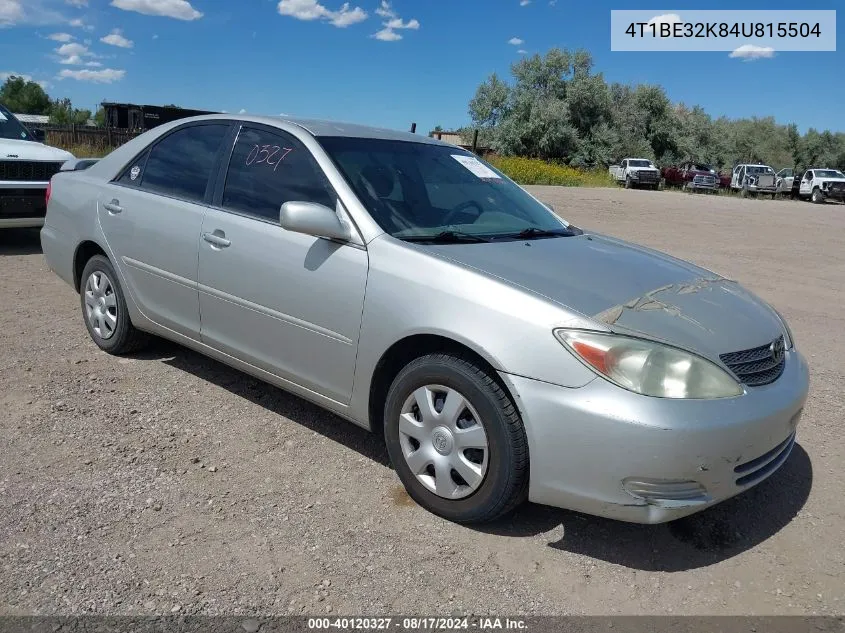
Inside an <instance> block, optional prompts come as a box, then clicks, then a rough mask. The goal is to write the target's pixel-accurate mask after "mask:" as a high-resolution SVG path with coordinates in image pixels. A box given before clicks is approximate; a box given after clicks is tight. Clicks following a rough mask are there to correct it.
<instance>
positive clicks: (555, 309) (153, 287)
mask: <svg viewBox="0 0 845 633" xmlns="http://www.w3.org/2000/svg"><path fill="white" fill-rule="evenodd" d="M655 171H656V170H655ZM41 244H42V248H43V252H44V256H45V259H46V262H47V264H48V266H49V268H50V269H51V270H53V271H55V272H56V273H57V274H58V276H59V277H60V278H62V279H63V280H65V281H66V282H67V283H68V284H69V285H70V286H71V287H72V288H73V289H74V290H75V291H76V292H78V293H79V306H80V317H81V320H82V322H83V323H84V325H85V327H86V328H87V330H88V333H89V335H90V337H91V339H92V340H93V342H94V343H95V344H96V345H97V346H98V347H100V348H101V349H102V350H104V351H105V352H108V353H111V354H126V353H129V352H131V351H133V350H137V349H139V348H140V347H141V346H142V345H143V343H144V341H145V338H146V335H147V334H146V333H151V334H157V335H159V336H162V337H165V338H168V339H171V340H173V341H176V342H178V343H181V344H183V345H185V346H187V347H190V348H193V349H195V350H198V351H199V352H201V353H203V354H206V355H208V356H210V357H212V358H215V359H218V360H219V361H221V362H223V363H227V364H229V365H231V366H232V367H235V368H237V369H240V370H243V371H245V372H247V373H249V374H252V375H253V376H256V377H258V378H260V379H262V380H265V381H267V382H268V383H272V384H274V385H276V386H278V387H280V388H283V389H286V390H288V391H290V392H292V393H295V394H297V395H299V396H301V397H303V398H305V399H307V400H310V401H312V402H315V403H317V404H318V405H320V406H322V407H324V408H325V409H327V410H330V411H333V412H335V413H336V414H338V415H340V416H342V417H344V418H346V419H348V420H350V421H352V422H354V423H356V424H358V425H360V426H362V427H364V428H366V429H369V430H370V431H372V432H375V433H378V434H383V436H384V438H385V441H386V444H387V451H388V454H389V456H390V460H391V462H392V464H393V467H394V468H395V470H396V473H397V475H398V477H399V479H400V480H401V481H402V483H403V484H404V485H405V487H406V489H407V490H408V494H409V495H410V496H411V497H412V498H413V499H414V500H415V501H416V502H417V503H418V504H419V505H421V506H422V507H424V508H426V509H428V510H429V511H431V512H434V513H436V514H438V515H440V516H442V517H445V518H447V519H449V520H452V521H457V522H480V521H487V520H491V519H494V518H496V517H498V516H501V515H502V514H504V513H507V512H508V511H510V510H512V509H514V508H515V507H517V506H518V505H519V504H520V503H522V502H523V501H524V500H525V499H528V500H531V501H534V502H537V503H541V504H547V505H552V506H559V507H564V508H570V509H573V510H577V511H580V512H585V513H589V514H597V515H601V516H606V517H612V518H615V519H621V520H625V521H633V522H639V523H660V522H664V521H669V520H672V519H676V518H679V517H682V516H685V515H689V514H692V513H694V512H697V511H699V510H703V509H704V508H707V507H709V506H712V505H714V504H716V503H719V502H720V501H723V500H725V499H728V498H730V497H733V496H734V495H737V494H739V493H741V492H743V491H745V490H748V489H749V488H751V487H752V486H754V485H756V484H758V483H760V482H761V481H763V480H764V479H766V478H767V477H768V476H769V475H771V474H772V473H773V472H775V471H776V470H777V469H778V468H779V467H780V466H781V465H782V464H783V463H784V462H785V461H786V459H787V458H788V457H789V455H790V452H791V451H792V448H793V446H794V445H795V438H796V427H797V425H798V422H799V419H800V417H801V412H802V410H803V407H804V403H805V401H806V398H807V393H808V388H809V372H808V368H807V364H806V362H805V360H804V358H803V356H802V355H801V354H800V353H799V352H798V351H797V350H796V348H795V344H794V341H793V338H792V335H791V333H790V330H789V328H788V326H787V324H786V321H785V320H784V319H783V318H782V317H781V315H780V314H779V313H778V312H777V311H776V310H775V309H774V308H772V307H771V306H770V305H768V304H767V303H766V302H764V301H763V300H761V299H760V298H758V297H756V296H755V295H754V294H753V293H751V292H749V291H748V290H746V289H744V288H743V287H741V286H740V285H739V284H738V283H736V282H735V281H731V280H728V279H725V278H724V277H721V276H719V275H717V274H715V273H713V272H711V271H708V270H704V269H702V268H699V267H698V266H695V265H693V264H691V263H687V262H684V261H681V260H678V259H676V258H674V257H671V256H669V255H665V254H663V253H660V252H657V251H654V250H651V249H649V248H645V247H642V246H638V245H634V244H630V243H627V242H624V241H622V240H620V239H617V238H613V237H609V236H605V235H601V234H598V233H594V232H585V231H583V230H581V229H579V228H577V227H575V226H573V225H572V224H570V223H569V222H567V221H566V220H564V219H562V218H561V217H559V216H558V215H556V214H555V213H553V212H552V210H551V209H549V208H548V207H547V206H546V205H544V204H543V203H542V202H541V201H539V200H537V199H536V198H535V197H533V196H532V195H531V194H529V193H528V192H527V191H526V190H524V189H522V188H521V187H519V186H518V185H517V184H516V183H514V182H513V181H512V180H510V179H509V178H507V177H506V176H505V175H504V174H503V173H502V172H501V171H499V170H497V169H496V168H494V167H493V166H491V165H490V164H488V163H486V162H484V161H483V160H481V159H479V158H478V157H476V156H475V155H473V154H472V153H470V152H468V151H466V150H464V149H461V148H460V147H457V146H455V145H450V144H447V143H443V142H441V141H438V140H436V139H433V138H427V137H422V136H418V135H416V134H410V133H406V132H396V131H392V130H380V129H374V128H369V127H363V126H357V125H353V124H348V125H347V124H338V123H336V122H324V121H309V120H296V119H283V118H277V117H257V116H248V115H240V116H232V115H208V116H201V117H196V118H189V119H184V120H180V121H177V122H173V123H167V124H163V125H161V126H158V127H156V128H154V129H153V130H151V131H148V132H146V133H144V134H142V135H141V136H139V137H137V138H135V139H133V140H132V141H130V142H128V143H127V144H126V145H123V146H122V147H120V148H118V149H116V150H115V151H114V152H112V153H111V154H109V155H108V156H107V157H106V158H104V159H102V160H100V161H99V162H97V163H95V164H93V165H90V166H89V167H88V168H87V169H84V170H79V171H63V172H60V173H59V174H57V175H55V176H54V177H53V180H52V187H51V196H50V199H49V203H48V207H47V218H46V222H45V225H44V228H43V229H42V230H41ZM561 271H577V274H561ZM200 314H201V315H202V318H200ZM324 422H325V423H326V424H332V423H333V421H332V419H331V418H327V419H326V420H325V421H324ZM323 467H324V468H326V469H332V470H334V471H336V472H335V476H336V477H337V479H338V480H341V479H344V478H348V476H349V472H350V465H349V464H335V463H325V464H324V465H323ZM361 483H362V486H367V483H366V482H361ZM366 490H367V491H366V494H370V493H371V491H370V490H369V489H366ZM781 492H782V493H783V494H787V492H788V491H786V490H780V489H772V490H770V491H769V495H768V496H770V497H772V502H773V503H775V504H776V503H778V501H777V496H778V494H780V493H781ZM282 494H283V493H282ZM354 494H365V493H364V492H357V493H354Z"/></svg>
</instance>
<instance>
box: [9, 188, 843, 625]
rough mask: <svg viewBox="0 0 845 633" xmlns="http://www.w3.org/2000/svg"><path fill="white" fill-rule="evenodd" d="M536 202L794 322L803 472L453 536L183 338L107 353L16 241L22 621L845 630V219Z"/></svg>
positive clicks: (574, 193)
mask: <svg viewBox="0 0 845 633" xmlns="http://www.w3.org/2000/svg"><path fill="white" fill-rule="evenodd" d="M536 191H538V192H539V194H540V196H541V197H542V198H543V199H545V200H546V201H548V202H550V203H552V204H554V205H555V207H556V208H557V210H558V212H559V213H561V214H562V215H563V216H564V217H566V218H568V219H570V220H572V221H573V222H575V223H576V224H578V225H580V226H583V227H587V228H591V229H595V230H597V231H601V232H605V233H610V234H613V235H616V236H620V237H623V238H625V239H630V240H633V241H636V242H641V243H645V244H647V245H649V246H653V247H656V248H659V249H661V250H664V251H668V252H670V253H672V254H673V255H676V256H680V257H682V258H686V259H690V260H692V261H694V262H696V263H697V264H700V265H702V266H704V267H707V268H710V269H712V270H715V271H717V272H719V273H721V274H724V275H726V276H728V277H731V278H735V279H738V280H740V281H741V282H742V283H744V284H745V285H746V286H748V287H749V288H750V289H752V290H753V291H755V292H757V293H758V294H760V295H761V296H762V297H764V298H765V299H767V300H769V301H771V302H772V303H774V305H776V306H777V307H778V308H779V309H780V310H781V311H782V312H783V313H784V314H785V316H786V317H787V318H788V319H789V321H790V323H791V325H792V328H793V330H794V335H795V338H796V340H797V344H798V346H799V347H800V349H802V350H803V352H804V353H805V354H806V355H807V358H808V360H809V362H810V365H811V369H812V391H811V396H810V400H809V402H808V405H807V407H806V410H805V414H804V417H803V420H802V424H801V426H800V427H799V432H798V445H797V446H796V448H795V450H794V452H793V454H792V456H791V457H790V459H789V460H788V462H787V463H786V464H785V465H784V467H783V468H782V469H781V470H780V471H778V472H777V473H776V474H775V475H774V476H772V477H771V478H770V479H769V480H767V481H766V482H764V483H763V484H761V485H760V486H758V487H757V488H755V489H753V490H751V491H750V492H748V493H746V494H744V495H742V496H740V497H738V498H735V499H732V500H730V501H728V502H725V503H724V504H722V505H719V506H716V507H715V508H713V509H711V510H709V511H706V512H704V513H702V514H699V515H696V516H693V517H691V518H688V519H684V520H681V521H678V522H675V523H672V524H667V525H658V526H639V525H631V524H624V523H618V522H614V521H609V520H604V519H598V518H593V517H589V516H584V515H580V514H576V513H573V512H567V511H564V510H558V509H553V508H546V507H540V506H533V505H529V506H526V507H524V508H523V509H521V510H520V511H519V512H518V513H517V514H515V515H513V516H511V517H509V518H507V519H506V520H503V521H500V522H498V523H496V524H493V525H491V526H486V527H484V528H480V529H479V528H472V527H461V526H458V525H454V524H450V523H447V522H445V521H443V520H441V519H439V518H437V517H435V516H433V515H431V514H429V513H427V512H425V511H423V510H422V509H421V508H419V507H417V506H416V505H415V504H414V503H413V502H411V501H410V499H409V498H408V497H407V495H405V494H404V492H403V491H402V489H401V487H400V486H399V484H398V480H397V478H396V477H395V476H394V473H393V472H392V470H391V469H390V467H389V465H388V462H387V457H386V452H385V449H384V447H383V444H382V442H381V441H380V440H379V439H378V438H376V437H373V436H370V435H369V434H367V433H366V432H365V431H363V430H360V429H358V428H357V427H355V426H353V425H351V424H349V423H347V422H343V421H341V420H339V419H337V418H335V417H334V416H332V415H330V414H327V413H325V412H323V411H322V410H320V409H318V408H317V407H315V406H312V405H310V404H308V403H306V402H304V401H302V400H300V399H298V398H296V397H293V396H290V395H288V394H286V393H284V392H282V391H280V390H278V389H275V388H273V387H270V386H268V385H265V384H263V383H260V382H258V381H256V380H254V379H252V378H249V377H247V376H245V375H242V374H240V373H238V372H237V371H235V370H232V369H229V368H227V367H226V366H224V365H221V364H219V363H217V362H214V361H211V360H208V359H205V358H204V357H202V356H199V355H197V354H195V353H193V352H190V351H187V350H185V349H183V348H181V347H179V346H177V345H173V344H170V343H167V342H158V343H156V344H155V345H154V346H153V348H152V349H151V350H150V351H148V352H145V353H143V354H141V355H137V356H134V357H130V358H122V359H121V358H115V357H111V356H108V355H106V354H104V353H102V352H100V351H98V350H97V348H96V347H95V346H94V344H93V343H92V342H91V341H90V340H89V338H88V335H87V333H86V330H85V328H84V326H83V323H82V319H81V316H80V310H79V302H78V298H77V296H76V295H75V294H74V293H73V290H72V289H71V288H69V287H68V286H66V285H64V284H63V283H62V282H61V281H60V280H59V279H58V278H57V277H56V276H54V275H53V274H51V273H49V272H48V271H47V269H46V266H45V263H44V259H43V257H42V255H41V253H40V246H39V240H38V233H37V231H20V230H14V231H2V232H0V438H2V443H0V613H3V614H28V613H37V614H73V613H82V612H95V613H107V614H153V613H164V614H170V613H206V614H220V613H228V614H270V613H272V614H283V613H291V614H302V613H306V614H326V613H332V614H350V615H351V614H365V615H376V614H397V613H404V614H422V615H449V614H452V613H455V614H457V613H462V614H475V615H478V614H490V613H494V614H514V615H515V614H665V613H671V614H676V615H677V614H753V615H763V614H841V613H843V611H845V566H843V564H844V563H845V539H843V525H845V516H843V514H845V501H843V493H842V491H843V489H845V468H843V464H845V453H843V439H842V437H843V433H842V411H843V409H845V395H843V394H845V390H843V387H842V385H843V383H845V375H843V373H845V372H843V367H845V361H843V359H844V358H845V316H843V314H845V313H843V306H845V248H843V247H842V241H843V236H845V206H843V205H839V204H827V205H824V206H815V205H811V204H808V203H799V202H789V201H783V202H772V201H768V200H740V199H736V198H729V197H714V196H705V195H686V194H681V193H673V192H645V191H626V190H622V189H561V188H539V187H538V188H536ZM564 272H565V271H564ZM573 274H577V271H573ZM725 318H726V319H729V318H730V315H725Z"/></svg>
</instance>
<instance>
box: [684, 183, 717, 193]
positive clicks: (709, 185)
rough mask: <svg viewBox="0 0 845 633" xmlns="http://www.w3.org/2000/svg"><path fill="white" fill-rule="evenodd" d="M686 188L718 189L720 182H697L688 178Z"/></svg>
mask: <svg viewBox="0 0 845 633" xmlns="http://www.w3.org/2000/svg"><path fill="white" fill-rule="evenodd" d="M686 188H687V189H702V190H704V191H716V190H717V189H718V188H719V183H717V182H712V183H708V182H700V181H699V182H696V181H695V180H688V181H686Z"/></svg>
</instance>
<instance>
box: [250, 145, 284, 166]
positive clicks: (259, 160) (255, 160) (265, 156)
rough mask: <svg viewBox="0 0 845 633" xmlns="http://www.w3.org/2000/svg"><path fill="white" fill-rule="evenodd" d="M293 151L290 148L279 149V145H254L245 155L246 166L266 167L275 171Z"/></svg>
mask: <svg viewBox="0 0 845 633" xmlns="http://www.w3.org/2000/svg"><path fill="white" fill-rule="evenodd" d="M292 151H293V148H292V147H280V146H279V145H256V146H254V147H253V148H252V150H251V151H250V152H249V154H247V157H246V164H247V165H248V166H252V165H262V164H263V165H268V166H270V167H272V168H273V171H276V170H277V169H278V168H279V165H281V163H282V161H283V160H284V159H285V157H286V156H287V155H288V154H290V153H291V152H292Z"/></svg>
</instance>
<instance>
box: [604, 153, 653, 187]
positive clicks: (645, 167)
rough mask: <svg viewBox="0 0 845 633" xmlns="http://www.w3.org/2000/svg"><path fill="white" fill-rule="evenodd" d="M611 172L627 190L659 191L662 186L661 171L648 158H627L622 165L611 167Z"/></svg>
mask: <svg viewBox="0 0 845 633" xmlns="http://www.w3.org/2000/svg"><path fill="white" fill-rule="evenodd" d="M609 171H610V176H611V177H612V178H614V179H615V180H616V182H618V183H621V184H624V185H625V188H626V189H631V188H632V187H644V188H646V189H657V188H658V186H659V185H660V170H659V169H657V167H655V166H654V163H652V162H651V161H650V160H648V159H647V158H626V159H624V160H623V161H622V164H621V165H611V166H610V169H609Z"/></svg>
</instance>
